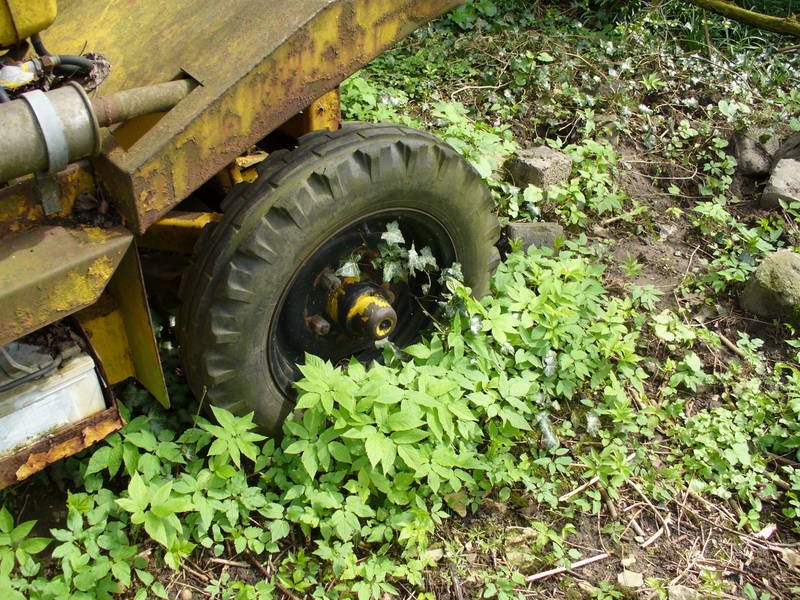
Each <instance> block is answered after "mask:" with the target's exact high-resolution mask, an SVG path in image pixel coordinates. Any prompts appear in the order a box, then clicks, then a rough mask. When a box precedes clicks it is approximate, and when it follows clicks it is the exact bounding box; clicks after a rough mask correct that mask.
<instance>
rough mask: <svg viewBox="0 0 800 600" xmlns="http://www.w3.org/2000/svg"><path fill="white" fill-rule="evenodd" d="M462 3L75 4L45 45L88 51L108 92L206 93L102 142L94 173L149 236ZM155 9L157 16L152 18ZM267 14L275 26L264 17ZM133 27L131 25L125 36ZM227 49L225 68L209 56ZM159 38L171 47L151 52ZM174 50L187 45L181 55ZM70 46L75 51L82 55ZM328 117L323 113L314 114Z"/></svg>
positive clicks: (66, 8) (331, 121)
mask: <svg viewBox="0 0 800 600" xmlns="http://www.w3.org/2000/svg"><path fill="white" fill-rule="evenodd" d="M458 3H459V0H403V1H402V2H391V1H390V0H295V1H292V2H286V1H285V0H251V1H250V2H243V3H226V2H218V1H217V0H193V1H192V2H166V3H160V4H158V5H157V6H156V5H154V4H152V3H147V2H113V1H111V0H91V1H90V0H70V1H64V2H63V3H62V4H61V7H60V8H61V14H60V16H59V20H58V22H56V23H55V25H54V26H53V27H51V28H50V29H48V31H47V41H48V43H49V44H50V45H52V46H54V47H58V48H59V49H62V48H63V50H62V51H64V52H69V51H71V52H77V51H79V50H80V45H81V44H82V43H83V40H86V39H87V38H86V32H85V24H86V23H92V32H91V33H92V35H91V36H90V38H89V39H88V43H89V47H90V48H91V49H93V50H95V51H97V52H100V53H102V54H104V55H105V56H107V57H108V58H109V60H110V61H111V63H112V64H113V65H114V68H113V69H112V71H111V74H110V75H109V77H108V79H106V80H105V81H104V82H103V84H102V87H101V90H100V93H101V94H110V93H113V92H116V91H120V90H122V89H127V88H131V87H137V86H143V85H151V84H156V83H161V82H163V81H169V80H171V79H174V78H175V77H179V76H181V77H183V76H189V77H191V78H193V79H195V80H197V81H198V82H199V83H200V85H199V87H198V88H196V89H195V90H194V91H193V92H192V93H191V94H190V95H189V96H187V97H186V98H184V99H183V100H182V101H181V102H180V103H179V104H178V105H177V106H175V107H174V108H173V109H171V110H170V111H169V112H167V113H166V114H165V115H163V117H161V118H160V120H159V121H158V123H157V124H156V125H155V126H152V127H151V128H150V129H147V131H146V132H145V133H143V135H141V137H138V136H139V135H140V134H142V131H143V130H139V131H137V133H136V135H132V136H130V137H129V138H127V139H124V140H123V139H122V138H121V137H120V136H122V134H123V131H122V130H123V129H125V128H122V129H120V130H117V131H115V132H114V135H115V136H117V137H119V138H120V141H119V142H118V141H116V140H114V139H113V138H111V136H106V137H105V139H104V140H103V153H102V156H101V157H99V158H98V159H97V160H96V162H95V164H96V166H97V168H98V170H99V171H100V174H101V176H102V179H103V181H104V183H105V184H106V186H107V187H108V188H109V190H110V192H111V196H112V197H113V198H114V200H115V202H116V203H117V205H118V207H119V210H120V212H121V213H122V214H123V216H124V217H125V218H126V220H127V222H128V223H129V224H130V226H131V228H132V229H134V230H135V231H136V232H137V233H139V234H141V233H144V232H145V231H146V229H147V227H148V226H149V225H150V224H152V223H153V222H155V221H157V220H158V219H159V218H160V217H161V216H163V215H165V214H166V213H167V212H168V211H169V210H171V209H173V208H174V207H175V206H176V205H177V204H178V203H179V202H181V201H182V200H183V199H184V198H186V197H187V196H188V195H189V194H190V193H191V192H193V191H194V190H196V189H197V188H198V187H199V186H201V185H202V184H204V183H205V182H207V181H208V180H210V179H211V178H212V177H214V176H215V175H216V174H217V173H219V172H220V171H222V170H224V169H226V167H227V166H228V165H229V164H230V163H231V162H233V160H234V159H235V158H236V157H237V156H240V155H241V154H242V153H243V152H246V151H247V150H248V149H249V148H251V147H252V146H253V145H254V144H255V143H257V142H258V141H259V140H260V139H262V138H264V136H266V135H267V134H269V133H270V132H272V131H274V130H275V129H276V128H278V127H280V126H281V124H283V123H285V122H286V121H287V120H289V119H290V118H291V117H292V116H294V115H296V114H297V113H298V112H301V111H304V109H307V108H308V107H309V105H310V104H311V103H312V102H314V100H315V99H316V98H320V96H322V95H323V94H325V93H326V92H328V91H329V90H333V89H335V88H336V86H338V85H339V83H340V82H341V81H342V80H343V79H344V78H345V77H347V76H349V75H351V74H352V73H353V72H355V71H356V70H357V69H359V68H360V67H361V66H362V65H364V64H366V63H367V62H368V61H369V60H371V59H373V58H374V57H375V56H376V55H378V54H380V53H381V52H383V51H384V50H386V49H387V48H389V47H391V46H392V45H393V44H394V43H395V42H397V41H399V40H400V39H402V38H403V37H404V36H405V35H407V34H408V33H410V32H411V31H413V30H414V29H415V28H416V27H418V26H419V25H420V24H422V23H423V22H425V21H427V20H430V19H432V18H434V17H436V16H438V15H439V14H441V13H442V12H444V11H446V10H448V9H449V8H452V7H453V6H455V5H457V4H458ZM154 7H156V8H154ZM259 15H261V16H263V15H269V16H270V18H260V17H259ZM121 22H126V23H129V24H131V26H130V27H119V26H118V24H119V23H121ZM219 39H224V40H226V45H225V49H224V53H225V56H226V58H227V60H225V61H223V62H224V65H223V66H220V62H219V55H218V53H214V52H209V51H208V48H209V44H210V43H212V40H219ZM153 40H164V41H165V43H163V44H162V43H153ZM170 40H172V41H175V40H180V42H175V44H178V47H179V50H180V52H177V51H176V45H175V44H173V43H172V42H170ZM75 46H78V48H77V49H75ZM320 108H321V111H320V110H319V109H320ZM330 108H331V110H326V109H325V108H324V107H319V106H318V107H317V109H318V110H316V111H312V112H311V113H309V114H310V117H311V120H312V121H315V122H312V123H311V125H310V127H311V128H322V127H329V128H334V127H335V126H336V123H335V121H336V114H335V106H333V104H331V106H330Z"/></svg>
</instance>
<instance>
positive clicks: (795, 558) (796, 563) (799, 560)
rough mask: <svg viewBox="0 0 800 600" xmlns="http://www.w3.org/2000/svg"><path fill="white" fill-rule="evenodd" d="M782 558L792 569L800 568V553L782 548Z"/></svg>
mask: <svg viewBox="0 0 800 600" xmlns="http://www.w3.org/2000/svg"><path fill="white" fill-rule="evenodd" d="M781 558H782V559H783V562H785V563H786V564H787V565H789V567H791V568H792V569H797V568H798V567H800V552H796V551H795V550H791V549H789V548H781Z"/></svg>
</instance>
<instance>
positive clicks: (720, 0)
mask: <svg viewBox="0 0 800 600" xmlns="http://www.w3.org/2000/svg"><path fill="white" fill-rule="evenodd" d="M684 2H688V3H689V4H694V5H695V6H699V7H700V8H703V9H705V10H710V11H712V12H715V13H717V14H720V15H722V16H723V17H728V18H729V19H733V20H734V21H739V22H740V23H744V24H745V25H750V26H752V27H757V28H758V29H765V30H766V31H774V32H775V33H783V34H785V35H793V36H796V37H800V20H798V18H797V17H796V16H795V15H792V16H789V17H773V16H771V15H765V14H763V13H759V12H754V11H752V10H747V9H746V8H742V7H741V6H736V5H735V4H733V3H731V2H726V0H684Z"/></svg>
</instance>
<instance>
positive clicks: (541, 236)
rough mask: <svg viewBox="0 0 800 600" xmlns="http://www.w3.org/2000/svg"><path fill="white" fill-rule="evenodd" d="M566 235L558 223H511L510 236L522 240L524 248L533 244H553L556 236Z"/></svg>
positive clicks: (539, 245) (540, 245) (541, 245)
mask: <svg viewBox="0 0 800 600" xmlns="http://www.w3.org/2000/svg"><path fill="white" fill-rule="evenodd" d="M563 236H564V228H563V227H562V226H561V225H559V224H558V223H509V224H508V237H509V239H512V240H519V241H521V242H522V249H523V250H527V249H528V248H530V247H531V246H536V247H537V248H542V247H544V246H552V245H553V244H554V243H555V241H556V238H559V237H563Z"/></svg>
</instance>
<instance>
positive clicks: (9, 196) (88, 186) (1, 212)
mask: <svg viewBox="0 0 800 600" xmlns="http://www.w3.org/2000/svg"><path fill="white" fill-rule="evenodd" d="M58 183H59V190H60V197H61V210H60V211H59V212H58V213H56V214H54V215H51V217H49V218H48V219H50V220H61V219H66V218H69V217H70V216H71V214H72V209H73V206H74V205H75V200H77V198H78V196H80V195H81V194H94V193H95V188H96V184H95V179H94V174H93V173H92V170H91V166H90V165H89V163H88V162H86V161H81V162H77V163H75V164H73V165H70V166H68V167H67V168H66V169H64V170H63V171H61V172H60V173H59V174H58ZM45 220H46V219H45V214H44V209H43V208H42V202H41V200H40V199H39V194H38V192H37V190H36V184H35V182H34V180H33V178H32V177H31V178H28V179H25V180H22V181H20V182H19V183H17V184H15V185H11V186H8V187H4V188H0V239H1V238H3V237H5V236H6V235H8V234H10V233H16V232H20V231H26V230H28V229H32V228H34V227H37V226H39V225H40V224H41V223H43V222H44V221H45Z"/></svg>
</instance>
